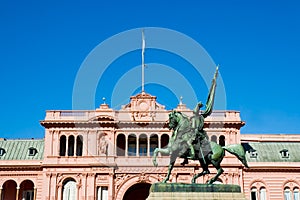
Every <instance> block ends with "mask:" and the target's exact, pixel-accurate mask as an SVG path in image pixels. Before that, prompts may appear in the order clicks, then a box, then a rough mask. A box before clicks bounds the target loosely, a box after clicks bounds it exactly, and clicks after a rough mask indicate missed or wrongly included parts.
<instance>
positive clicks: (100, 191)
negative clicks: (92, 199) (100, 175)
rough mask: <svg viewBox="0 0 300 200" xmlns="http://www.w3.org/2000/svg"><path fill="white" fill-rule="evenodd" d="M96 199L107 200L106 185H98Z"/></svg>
mask: <svg viewBox="0 0 300 200" xmlns="http://www.w3.org/2000/svg"><path fill="white" fill-rule="evenodd" d="M97 200H108V187H105V186H100V187H98V190H97Z"/></svg>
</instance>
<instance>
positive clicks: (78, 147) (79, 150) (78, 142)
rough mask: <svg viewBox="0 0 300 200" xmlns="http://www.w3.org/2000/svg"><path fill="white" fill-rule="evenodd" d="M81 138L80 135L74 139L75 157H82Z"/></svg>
mask: <svg viewBox="0 0 300 200" xmlns="http://www.w3.org/2000/svg"><path fill="white" fill-rule="evenodd" d="M82 141H83V138H82V136H81V135H78V136H77V138H76V156H82V145H83V142H82Z"/></svg>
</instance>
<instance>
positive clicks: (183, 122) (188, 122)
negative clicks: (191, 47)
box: [153, 68, 248, 184]
mask: <svg viewBox="0 0 300 200" xmlns="http://www.w3.org/2000/svg"><path fill="white" fill-rule="evenodd" d="M217 75H218V68H217V69H216V73H215V75H214V78H213V81H212V85H211V88H210V92H209V95H208V98H207V101H206V109H205V111H204V112H203V113H200V108H201V107H202V106H203V105H202V103H201V102H199V103H198V104H197V105H196V107H195V109H194V115H193V116H192V117H191V119H189V118H188V117H187V116H186V115H184V114H183V113H181V112H177V111H172V112H171V113H170V114H169V129H170V130H173V134H172V137H171V138H170V141H169V143H168V145H167V147H166V148H164V149H160V148H156V149H155V150H154V154H153V164H154V166H157V165H158V164H157V162H156V157H157V154H158V153H159V152H161V153H164V154H170V164H169V167H168V173H167V176H166V178H165V179H164V180H163V182H164V183H166V182H167V181H168V180H169V178H170V174H171V171H172V169H173V167H174V164H175V161H176V158H177V157H180V158H184V159H185V160H184V162H183V163H182V164H183V165H184V164H187V163H188V159H192V160H199V162H200V164H201V167H202V169H203V171H202V172H201V173H199V174H196V175H194V177H193V179H192V183H195V182H196V179H197V178H198V177H200V176H203V175H205V174H209V173H210V171H209V170H208V165H209V164H212V165H213V166H214V167H215V168H216V169H217V174H216V176H214V177H213V178H212V179H210V180H209V182H208V183H209V184H212V183H213V182H215V181H216V180H217V179H218V177H219V176H220V175H221V174H222V173H223V169H222V168H221V166H220V164H221V161H222V160H223V158H224V155H225V150H226V151H228V152H229V153H231V154H233V155H235V156H236V157H237V158H238V159H239V160H240V161H241V162H242V163H243V164H244V165H245V166H246V167H248V164H247V161H246V158H245V150H244V148H243V146H242V145H241V144H234V145H227V146H224V147H221V146H220V145H218V144H217V143H215V142H210V141H209V140H208V136H207V133H206V132H205V130H204V118H206V117H207V116H209V115H210V114H211V113H212V108H213V103H214V96H215V89H216V79H217Z"/></svg>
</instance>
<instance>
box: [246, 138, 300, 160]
mask: <svg viewBox="0 0 300 200" xmlns="http://www.w3.org/2000/svg"><path fill="white" fill-rule="evenodd" d="M248 145H249V147H251V148H252V149H254V150H255V151H252V152H253V153H252V155H251V150H250V152H248V153H246V158H247V161H248V162H300V153H299V149H300V142H249V143H248ZM248 150H249V149H248ZM282 150H283V152H282ZM255 152H256V153H255ZM284 152H287V154H285V155H284V156H283V153H284ZM255 154H257V156H255Z"/></svg>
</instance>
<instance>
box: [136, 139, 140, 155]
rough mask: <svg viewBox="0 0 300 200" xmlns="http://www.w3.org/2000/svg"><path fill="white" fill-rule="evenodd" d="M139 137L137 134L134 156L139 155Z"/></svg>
mask: <svg viewBox="0 0 300 200" xmlns="http://www.w3.org/2000/svg"><path fill="white" fill-rule="evenodd" d="M139 138H140V137H139V136H136V145H135V146H136V150H135V151H136V156H140V151H139V149H140V139H139Z"/></svg>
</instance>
